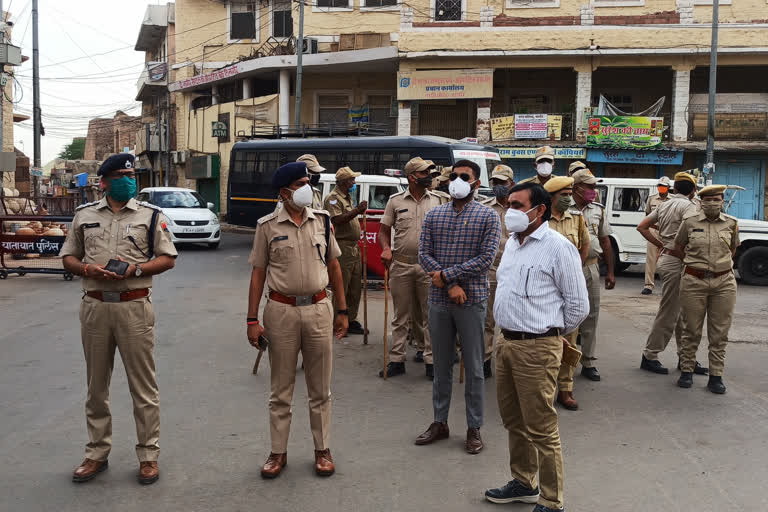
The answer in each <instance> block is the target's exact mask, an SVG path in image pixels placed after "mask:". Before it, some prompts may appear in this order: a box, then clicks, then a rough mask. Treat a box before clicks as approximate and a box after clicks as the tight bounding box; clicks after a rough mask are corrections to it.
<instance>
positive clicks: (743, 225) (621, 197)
mask: <svg viewBox="0 0 768 512" xmlns="http://www.w3.org/2000/svg"><path fill="white" fill-rule="evenodd" d="M656 184H657V180H653V179H634V178H602V181H601V182H600V183H598V185H597V192H598V199H597V201H599V202H600V203H602V204H603V205H605V211H606V215H607V218H608V220H609V221H610V223H611V226H613V234H612V235H611V243H612V244H613V252H614V257H615V260H616V261H615V265H616V270H617V271H622V270H626V268H627V267H629V266H630V265H632V264H635V263H642V264H644V263H645V250H646V243H647V242H646V240H645V238H643V237H642V235H641V234H640V233H639V232H638V231H637V225H638V224H640V221H641V220H643V219H644V218H645V203H646V201H647V200H648V197H649V196H650V195H651V194H655V193H656ZM738 188H739V187H734V189H729V190H727V191H726V201H725V204H726V207H727V206H729V205H730V203H731V202H732V201H729V199H730V198H731V194H736V193H738V190H736V189H738ZM726 213H727V211H726ZM739 239H740V240H741V246H740V247H739V249H738V250H737V251H736V256H735V258H734V261H735V264H736V268H737V269H738V270H739V275H740V276H741V279H742V281H743V282H744V283H746V284H751V285H759V286H768V222H765V221H761V220H753V219H739Z"/></svg>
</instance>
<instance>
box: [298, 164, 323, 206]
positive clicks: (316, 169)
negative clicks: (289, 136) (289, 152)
mask: <svg viewBox="0 0 768 512" xmlns="http://www.w3.org/2000/svg"><path fill="white" fill-rule="evenodd" d="M296 161H297V162H304V163H305V164H307V172H308V173H309V186H310V187H312V208H314V209H316V210H322V209H323V189H322V186H320V174H322V172H323V171H325V167H323V166H322V165H320V164H319V163H318V162H317V158H316V157H315V155H310V154H306V155H301V156H300V157H299V158H298V159H296Z"/></svg>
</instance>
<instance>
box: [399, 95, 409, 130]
mask: <svg viewBox="0 0 768 512" xmlns="http://www.w3.org/2000/svg"><path fill="white" fill-rule="evenodd" d="M397 134H398V135H400V136H405V137H407V136H409V135H410V134H411V102H410V101H398V102H397Z"/></svg>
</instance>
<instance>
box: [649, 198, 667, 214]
mask: <svg viewBox="0 0 768 512" xmlns="http://www.w3.org/2000/svg"><path fill="white" fill-rule="evenodd" d="M669 198H670V194H667V197H665V198H663V199H662V197H661V196H660V195H659V194H653V195H652V196H651V197H649V198H648V200H647V201H646V202H645V214H646V215H648V214H649V213H651V212H652V211H654V210H656V208H658V207H659V205H660V204H661V203H663V202H666V201H669Z"/></svg>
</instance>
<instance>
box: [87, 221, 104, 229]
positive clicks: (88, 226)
mask: <svg viewBox="0 0 768 512" xmlns="http://www.w3.org/2000/svg"><path fill="white" fill-rule="evenodd" d="M99 226H101V224H100V223H99V222H91V223H90V224H83V227H84V228H97V227H99Z"/></svg>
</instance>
